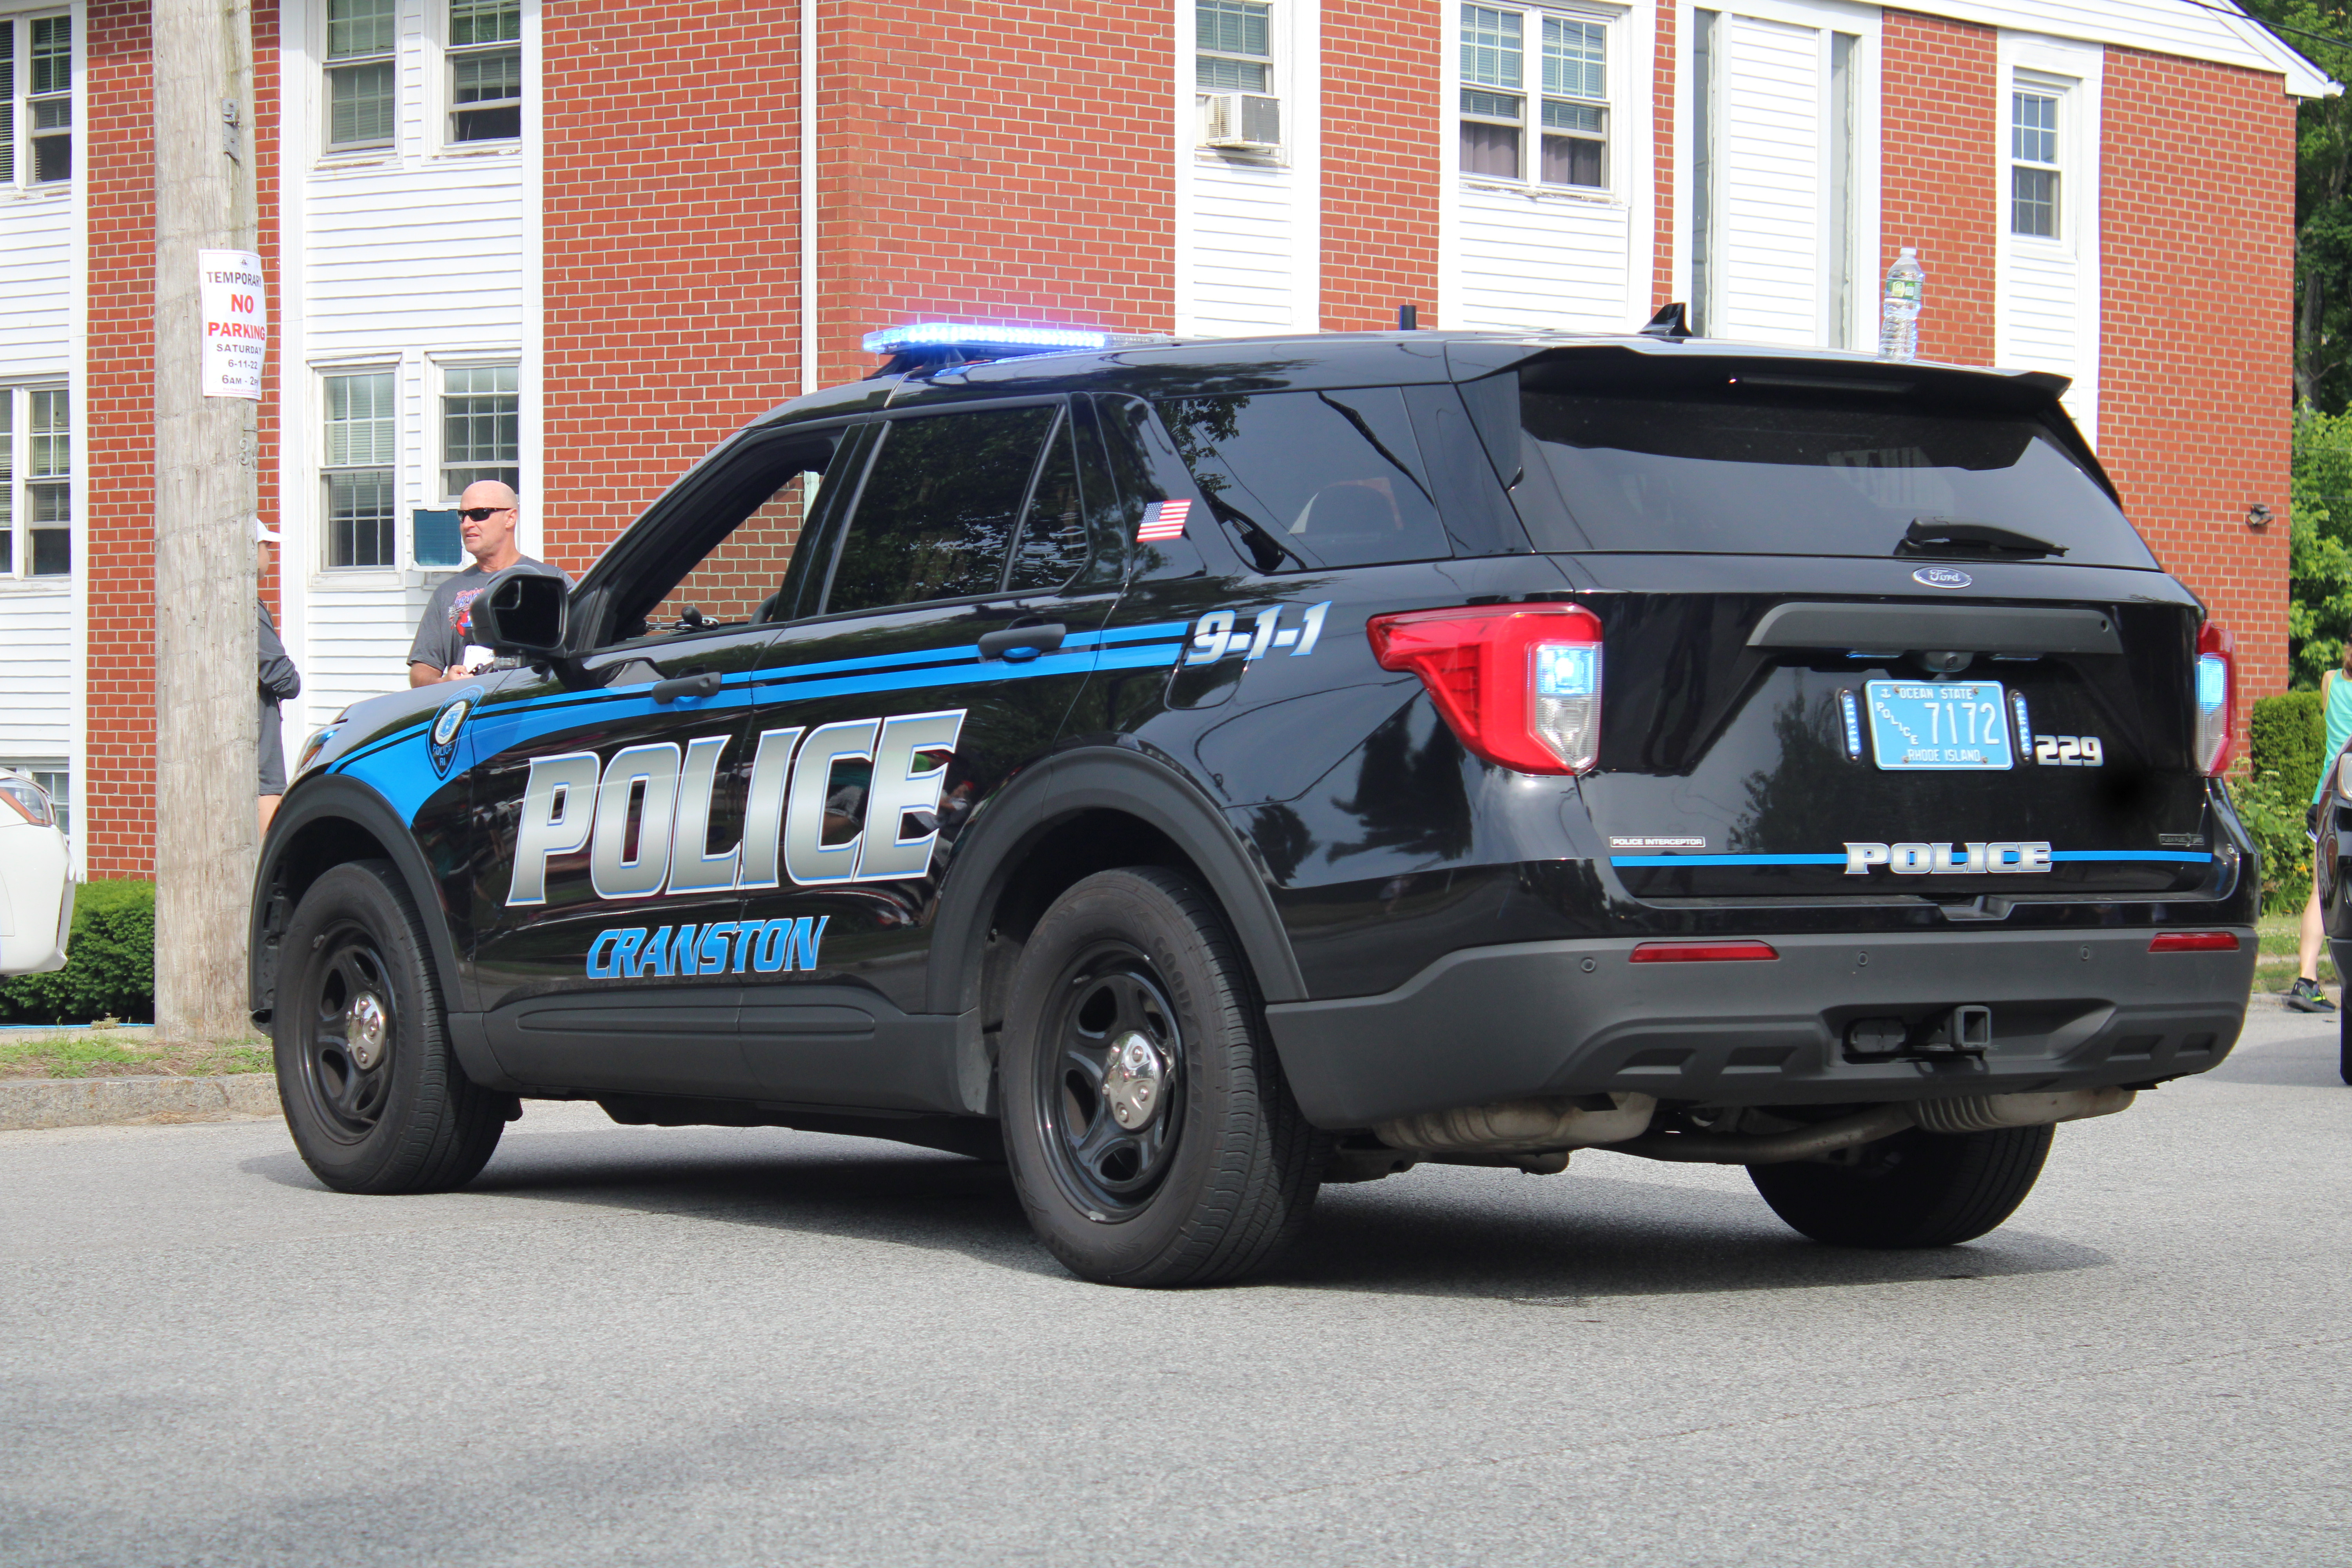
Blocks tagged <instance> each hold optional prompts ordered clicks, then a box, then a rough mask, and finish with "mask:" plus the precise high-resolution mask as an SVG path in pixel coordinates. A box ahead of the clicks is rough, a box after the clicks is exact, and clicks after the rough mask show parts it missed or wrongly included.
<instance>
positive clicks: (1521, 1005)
mask: <svg viewBox="0 0 2352 1568" xmlns="http://www.w3.org/2000/svg"><path fill="white" fill-rule="evenodd" d="M2151 934H2152V933H2151V932H2150V931H2148V930H2147V929H2146V928H2140V929H2136V930H2128V931H2091V932H2084V931H2042V932H1992V931H1984V932H1978V931H1961V932H1953V931H1936V932H1922V933H1917V934H1911V933H1905V934H1901V935H1886V934H1879V935H1870V936H1783V935H1776V936H1774V937H1772V938H1771V939H1770V940H1771V942H1772V945H1773V946H1774V947H1775V948H1776V949H1778V950H1779V952H1780V957H1779V958H1778V959H1777V960H1772V961H1765V962H1751V963H1629V962H1628V956H1629V954H1630V953H1631V952H1632V950H1633V947H1634V946H1635V942H1634V941H1633V940H1631V939H1627V940H1617V941H1604V942H1528V943H1521V944H1516V945H1513V946H1508V947H1488V948H1471V949H1465V950H1464V951H1462V952H1454V953H1449V954H1447V955H1446V956H1445V957H1444V958H1442V959H1439V960H1438V961H1437V962H1436V963H1433V964H1431V965H1430V966H1429V967H1428V968H1426V969H1424V970H1423V971H1422V972H1421V973H1419V974H1416V975H1414V976H1413V977H1412V979H1411V980H1409V981H1407V982H1406V983H1405V984H1402V985H1400V986H1398V987H1397V988H1396V989H1394V990H1392V991H1388V992H1384V993H1381V994H1378V995H1372V996H1350V997H1344V998H1341V999H1339V1000H1335V1001H1328V1002H1291V1003H1281V1004H1276V1005H1273V1006H1270V1007H1268V1008H1267V1009H1266V1013H1267V1017H1268V1019H1269V1021H1270V1022H1271V1024H1272V1026H1273V1030H1274V1038H1275V1043H1276V1047H1277V1048H1278V1049H1279V1050H1280V1051H1281V1053H1282V1060H1283V1067H1284V1070H1285V1072H1286V1075H1287V1077H1288V1078H1289V1080H1290V1084H1291V1088H1292V1090H1293V1092H1294V1093H1296V1094H1297V1098H1298V1102H1299V1104H1300V1106H1301V1108H1302V1109H1304V1110H1305V1111H1306V1112H1307V1119H1308V1120H1309V1121H1313V1122H1315V1123H1316V1124H1317V1125H1318V1126H1321V1127H1327V1128H1347V1127H1366V1126H1370V1125H1371V1124H1372V1123H1374V1122H1377V1121H1387V1120H1389V1119H1391V1118H1393V1117H1399V1116H1411V1115H1415V1114H1418V1113H1420V1112H1422V1111H1427V1110H1445V1109H1449V1108H1451V1107H1454V1106H1461V1105H1479V1104H1486V1103H1489V1102H1492V1101H1495V1100H1513V1099H1517V1098H1521V1097H1524V1096H1528V1095H1558V1094H1586V1093H1595V1092H1599V1091H1602V1090H1609V1089H1616V1090H1632V1091H1636V1092H1639V1093H1643V1094H1651V1095H1656V1096H1657V1097H1659V1098H1660V1099H1662V1100H1702V1101H1706V1102H1710V1103H1717V1104H1734V1105H1742V1104H1744V1105H1802V1104H1839V1103H1850V1102H1869V1101H1878V1100H1913V1099H1919V1098H1922V1097H1925V1096H1929V1095H1939V1094H2007V1093H2020V1092H2030V1091H2037V1090H2048V1089H2088V1088H2095V1087H2099V1086H2103V1085H2107V1084H2126V1083H2144V1082H2147V1080H2149V1079H2161V1078H2173V1077H2178V1076H2179V1075H2181V1074H2184V1073H2193V1072H2202V1071H2203V1070H2205V1069H2206V1068H2210V1067H2212V1066H2214V1065H2215V1064H2216V1063H2218V1062H2220V1061H2221V1058H2223V1057H2225V1056H2227V1055H2228V1054H2229V1051H2230V1047H2231V1046H2233V1045H2235V1044H2236V1043H2237V1038H2238V1031H2239V1028H2240V1027H2241V1026H2242V1025H2243V1024H2244V1022H2245V1016H2246V995H2247V992H2248V989H2249V988H2250V987H2251V985H2252V980H2253V970H2254V960H2255V957H2256V951H2255V942H2254V932H2253V930H2252V927H2241V928H2238V937H2239V948H2238V951H2237V952H2167V953H2152V952H2148V951H2147V945H2148V938H2149V937H2150V935H2151ZM1969 1003H1981V1004H1984V1005H1988V1006H1990V1008H1991V1009H1992V1022H1993V1042H1992V1046H1991V1048H1990V1050H1988V1051H1987V1052H1986V1053H1985V1054H1984V1055H1983V1056H1982V1057H1981V1058H1960V1059H1942V1060H1936V1061H1910V1060H1891V1061H1890V1060H1878V1061H1854V1060H1850V1059H1848V1058H1847V1055H1846V1052H1845V1047H1844V1040H1845V1031H1846V1026H1848V1025H1849V1024H1851V1023H1852V1022H1853V1021H1854V1020H1855V1019H1857V1018H1865V1017H1880V1016H1906V1017H1909V1018H1915V1019H1916V1018H1922V1017H1925V1016H1927V1015H1929V1014H1932V1013H1935V1012H1937V1011H1939V1010H1941V1009H1945V1008H1949V1007H1953V1006H1957V1005H1963V1004H1969Z"/></svg>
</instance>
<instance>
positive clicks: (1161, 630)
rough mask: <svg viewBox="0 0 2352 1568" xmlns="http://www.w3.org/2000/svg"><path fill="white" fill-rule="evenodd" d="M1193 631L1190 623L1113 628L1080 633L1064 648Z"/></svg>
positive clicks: (1154, 623)
mask: <svg viewBox="0 0 2352 1568" xmlns="http://www.w3.org/2000/svg"><path fill="white" fill-rule="evenodd" d="M1191 630H1192V622H1190V621H1155V622H1153V623H1152V624H1151V625H1150V626H1112V627H1110V628H1109V629H1108V630H1107V631H1099V632H1079V633H1078V634H1076V636H1074V637H1070V638H1068V639H1067V640H1066V641H1065V642H1064V643H1063V644H1062V646H1063V647H1097V646H1098V645H1100V644H1103V643H1107V642H1135V641H1137V640H1139V638H1143V637H1156V638H1178V639H1181V637H1183V636H1184V635H1185V634H1186V633H1188V632H1190V631H1191Z"/></svg>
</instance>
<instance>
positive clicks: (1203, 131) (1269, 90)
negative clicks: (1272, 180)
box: [1181, 0, 1297, 163]
mask: <svg viewBox="0 0 2352 1568" xmlns="http://www.w3.org/2000/svg"><path fill="white" fill-rule="evenodd" d="M1252 3H1255V4H1260V5H1265V8H1266V15H1265V62H1264V63H1265V68H1266V70H1265V81H1266V86H1265V93H1264V94H1262V95H1260V96H1263V97H1266V98H1271V99H1274V100H1276V101H1277V102H1279V103H1280V104H1281V105H1282V142H1281V144H1280V147H1279V148H1278V150H1277V151H1276V152H1273V153H1250V152H1244V151H1243V150H1241V149H1239V148H1234V147H1212V146H1210V145H1209V144H1208V142H1209V118H1208V104H1209V100H1210V99H1211V98H1212V97H1214V96H1217V94H1216V93H1214V92H1212V91H1211V90H1210V89H1207V88H1203V87H1202V86H1201V85H1200V72H1199V62H1200V60H1201V59H1202V57H1204V56H1206V57H1211V58H1224V59H1234V60H1247V59H1249V58H1250V57H1249V56H1246V55H1241V54H1236V53H1234V52H1232V51H1230V50H1223V49H1203V48H1202V47H1199V45H1198V43H1197V41H1195V42H1193V43H1192V44H1191V45H1190V46H1189V47H1187V48H1186V50H1185V52H1184V54H1183V55H1182V57H1181V58H1183V59H1184V60H1186V61H1187V62H1189V63H1188V64H1187V65H1186V66H1185V67H1184V78H1185V82H1186V85H1187V87H1188V89H1190V90H1191V92H1192V142H1193V146H1194V148H1195V150H1196V151H1197V153H1198V154H1199V155H1200V156H1202V157H1203V158H1209V159H1216V160H1231V161H1234V162H1239V163H1270V162H1286V161H1287V157H1288V153H1289V149H1290V146H1291V144H1292V142H1294V141H1296V140H1297V135H1296V132H1294V130H1293V121H1292V118H1291V117H1292V115H1293V113H1294V112H1295V111H1296V110H1295V108H1294V95H1293V94H1292V92H1291V84H1290V56H1291V50H1290V49H1289V47H1287V46H1288V44H1289V40H1290V31H1289V29H1290V26H1291V16H1290V10H1291V6H1290V0H1252ZM1184 16H1185V17H1186V19H1187V21H1188V24H1189V25H1190V26H1192V28H1193V29H1194V30H1193V31H1190V32H1187V33H1186V34H1185V35H1184V36H1185V37H1186V38H1187V39H1192V40H1197V39H1198V38H1199V36H1200V35H1199V32H1198V30H1197V29H1198V26H1199V16H1200V6H1199V0H1186V5H1185V6H1184ZM1220 90H1225V89H1220ZM1230 90H1235V91H1239V90H1244V89H1230Z"/></svg>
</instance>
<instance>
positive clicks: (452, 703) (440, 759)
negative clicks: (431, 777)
mask: <svg viewBox="0 0 2352 1568" xmlns="http://www.w3.org/2000/svg"><path fill="white" fill-rule="evenodd" d="M480 700H482V689H481V688H480V687H478V686H468V687H467V688H466V689H465V690H463V691H460V692H459V693H457V696H455V697H453V698H451V699H450V700H448V701H446V702H445V703H443V704H442V705H441V711H440V712H438V713H436V714H435V715H434V716H433V729H432V731H431V732H430V733H429V734H427V735H426V737H425V751H426V752H427V753H428V754H429V755H430V756H431V757H432V759H433V772H434V773H436V775H437V776H439V777H441V778H445V779H446V778H447V777H448V776H449V769H450V767H451V766H452V765H453V764H455V763H456V762H457V731H460V730H462V729H464V728H465V727H466V718H467V715H468V714H470V713H471V712H473V710H474V704H475V703H477V702H478V701H480Z"/></svg>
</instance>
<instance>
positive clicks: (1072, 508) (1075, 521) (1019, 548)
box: [1004, 419, 1087, 594]
mask: <svg viewBox="0 0 2352 1568" xmlns="http://www.w3.org/2000/svg"><path fill="white" fill-rule="evenodd" d="M1070 441H1071V429H1070V421H1069V420H1067V419H1065V420H1063V421H1062V423H1061V425H1060V426H1059V427H1058V428H1056V429H1055V432H1054V437H1053V440H1052V441H1051V442H1050V443H1049V444H1048V445H1047V446H1046V447H1045V461H1044V462H1043V463H1042V464H1040V465H1039V466H1038V468H1037V483H1036V485H1035V486H1034V488H1033V489H1032V490H1031V492H1030V496H1029V510H1028V513H1027V515H1025V516H1024V517H1023V518H1022V520H1021V536H1020V539H1019V541H1018V542H1016V543H1015V544H1014V545H1013V570H1012V573H1011V574H1009V575H1008V576H1007V577H1006V578H1005V581H1004V585H1005V587H1006V588H1007V589H1009V590H1010V591H1011V592H1013V593H1015V594H1040V593H1049V592H1051V591H1052V590H1054V589H1055V588H1058V587H1060V586H1061V585H1062V584H1065V583H1066V582H1068V581H1069V580H1070V579H1071V578H1073V577H1075V576H1076V575H1077V574H1078V568H1080V567H1081V566H1084V565H1085V564H1086V563H1087V515H1086V508H1085V506H1084V504H1083V501H1082V498H1081V497H1080V495H1079V493H1078V467H1077V458H1076V454H1075V453H1074V452H1073V451H1072V449H1071V445H1070Z"/></svg>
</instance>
